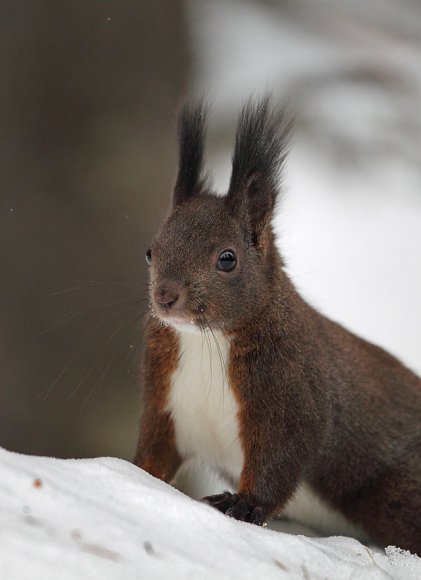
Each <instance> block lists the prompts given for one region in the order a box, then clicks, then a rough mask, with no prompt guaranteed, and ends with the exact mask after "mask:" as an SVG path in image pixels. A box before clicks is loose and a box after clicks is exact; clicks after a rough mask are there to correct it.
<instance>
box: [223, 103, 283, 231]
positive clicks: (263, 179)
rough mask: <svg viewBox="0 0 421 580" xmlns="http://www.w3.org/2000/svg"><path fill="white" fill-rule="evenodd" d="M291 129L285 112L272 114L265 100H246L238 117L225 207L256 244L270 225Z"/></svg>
mask: <svg viewBox="0 0 421 580" xmlns="http://www.w3.org/2000/svg"><path fill="white" fill-rule="evenodd" d="M291 128H292V121H291V120H289V121H288V120H286V114H285V109H281V110H280V111H278V112H276V111H275V112H274V111H273V110H272V109H271V107H270V98H269V97H268V96H266V97H264V98H263V99H261V100H259V101H257V102H255V101H253V100H249V101H248V102H247V103H246V105H245V106H244V108H243V110H242V112H241V115H240V120H239V124H238V129H237V136H236V142H235V150H234V155H233V160H232V174H231V181H230V185H229V189H228V194H227V196H226V205H227V207H228V209H229V211H230V212H231V213H232V214H233V215H236V216H237V217H239V218H240V219H244V220H246V221H247V222H248V226H249V227H250V228H251V231H252V235H253V240H254V241H255V243H258V241H259V238H260V236H261V235H262V234H263V232H264V231H265V228H266V226H267V225H270V222H271V217H272V214H273V210H274V207H275V202H276V198H277V196H278V191H279V182H280V178H281V170H282V166H283V164H284V161H285V159H286V156H287V153H288V144H289V137H290V134H291Z"/></svg>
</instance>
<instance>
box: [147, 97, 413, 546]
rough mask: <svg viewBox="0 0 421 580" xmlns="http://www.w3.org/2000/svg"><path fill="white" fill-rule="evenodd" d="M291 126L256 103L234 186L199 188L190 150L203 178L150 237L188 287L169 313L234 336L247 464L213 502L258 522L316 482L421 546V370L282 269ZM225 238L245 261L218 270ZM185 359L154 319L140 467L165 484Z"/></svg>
mask: <svg viewBox="0 0 421 580" xmlns="http://www.w3.org/2000/svg"><path fill="white" fill-rule="evenodd" d="M193 119H194V123H195V125H194V128H195V131H193V132H192V143H191V144H190V145H191V147H194V145H195V143H194V141H195V139H196V140H197V139H201V138H202V137H203V127H202V126H201V125H200V123H201V119H203V116H200V114H199V115H198V114H196V116H195V117H194V118H193ZM183 122H184V123H188V117H187V120H186V117H184V120H183ZM198 123H199V126H198ZM188 129H189V128H188V126H187V127H186V126H184V132H183V133H182V135H183V138H184V142H183V147H184V149H183V151H184V150H185V149H186V147H187V149H188V147H189V141H188V135H189V131H188ZM286 131H287V129H286V128H285V126H284V129H283V128H282V125H280V124H279V122H277V121H276V118H275V116H273V115H272V114H271V113H270V111H269V108H268V103H267V101H263V102H261V103H259V104H258V105H257V106H254V105H251V104H249V105H247V106H246V108H245V110H244V112H243V116H242V119H241V122H240V128H239V132H238V135H237V144H236V152H235V155H234V160H233V177H232V180H231V185H230V189H229V191H228V194H227V196H226V197H223V198H218V197H216V196H213V195H210V194H209V193H208V192H206V191H204V190H203V182H202V181H201V182H200V183H201V184H202V185H201V188H202V189H200V188H199V189H198V184H197V180H198V179H199V176H200V171H199V166H200V164H201V152H202V148H197V149H196V151H199V150H200V155H196V156H192V155H190V157H189V159H193V162H194V163H196V165H195V167H194V168H193V170H194V171H193V173H194V179H193V180H192V179H191V176H190V179H183V178H181V177H180V174H179V179H178V181H177V196H176V202H175V208H174V210H173V212H172V214H171V215H170V216H169V218H168V219H167V221H166V223H165V224H164V226H163V229H162V231H161V232H160V234H159V235H158V237H157V238H156V239H155V240H154V243H153V245H152V256H153V261H152V269H151V282H152V286H153V287H154V285H155V286H158V287H165V284H170V283H171V284H172V287H174V285H175V287H176V288H178V291H177V292H178V294H179V299H178V301H177V303H176V304H175V306H174V307H173V308H172V310H171V316H173V315H176V316H178V317H185V318H188V319H194V320H195V322H196V324H197V325H199V326H200V325H205V324H206V325H207V326H209V327H210V328H211V329H212V328H214V329H218V330H220V331H222V332H224V333H225V334H226V335H227V336H228V337H229V339H230V343H231V345H230V355H229V361H228V374H229V383H230V388H231V389H232V390H233V392H234V394H235V396H236V398H237V401H238V403H239V423H240V439H241V444H242V447H243V451H244V458H245V461H244V468H243V472H242V474H241V479H240V482H239V487H238V492H237V493H236V494H230V493H228V492H226V493H225V494H221V495H218V496H211V497H210V498H207V500H208V502H209V503H210V504H211V505H214V506H215V507H217V508H218V509H220V510H221V511H223V512H226V513H227V514H229V515H232V516H233V517H237V518H238V519H243V520H246V521H252V522H254V523H262V522H263V521H264V520H266V519H267V518H268V517H269V516H270V515H272V514H274V513H275V512H277V511H278V510H280V509H281V508H282V507H283V506H284V505H285V504H286V502H287V501H288V500H289V499H290V497H291V496H292V494H293V493H294V491H295V490H296V488H297V485H298V484H299V483H300V482H302V481H306V482H308V483H309V484H310V485H311V486H312V487H313V489H314V490H315V491H316V492H317V493H318V494H319V495H320V496H321V497H322V498H324V499H325V500H326V501H327V502H328V503H329V504H330V505H331V506H333V507H334V508H336V509H338V510H339V511H341V512H342V513H343V514H345V516H347V517H348V518H349V519H350V520H351V521H353V522H355V523H357V524H360V525H361V526H363V528H364V529H365V530H366V531H367V532H368V533H369V534H370V535H371V537H372V538H373V539H374V540H376V541H378V542H380V543H382V544H396V545H399V546H400V547H402V548H407V549H410V550H412V551H414V552H418V553H419V554H421V380H420V379H419V378H418V377H417V376H416V375H415V374H414V373H412V372H411V371H410V370H409V369H407V368H406V367H405V366H404V365H402V364H401V363H400V362H399V361H398V360H397V359H396V358H394V357H393V356H391V355H390V354H388V353H387V352H385V351H384V350H382V349H381V348H379V347H377V346H375V345H373V344H370V343H369V342H367V341H365V340H363V339H361V338H358V337H357V336H355V335H353V334H352V333H350V332H348V331H347V330H345V329H344V328H342V327H341V326H340V325H338V324H336V323H334V322H332V321H331V320H329V319H327V318H326V317H324V316H322V315H321V314H319V313H318V312H317V311H316V310H314V309H313V308H312V307H311V306H309V305H308V304H307V303H306V302H305V301H304V300H303V299H302V298H301V297H300V296H299V294H298V293H297V292H296V290H295V288H294V286H293V284H292V283H291V281H290V280H289V279H288V277H287V275H286V273H285V271H284V270H283V262H282V259H281V257H280V255H279V253H278V250H277V248H276V245H275V242H274V236H273V233H272V228H271V217H272V213H273V209H274V205H275V199H276V191H277V180H276V169H277V167H279V166H280V165H281V164H282V161H283V159H284V157H285V152H284V148H285V136H286ZM183 154H185V151H184V153H183ZM197 164H199V165H197ZM182 167H183V171H184V172H186V171H187V172H188V167H187V166H186V164H184V165H183V164H182ZM183 184H184V185H185V187H186V188H187V189H188V191H184V190H183ZM227 248H230V249H231V250H233V251H235V253H236V256H237V259H238V263H237V265H236V268H235V269H234V270H233V271H232V272H220V271H218V270H217V268H216V267H215V264H216V263H217V259H218V255H219V254H220V252H221V251H222V250H224V249H227ZM152 303H153V307H154V309H156V310H157V312H158V314H159V316H160V317H161V318H162V319H164V320H165V319H166V318H167V317H168V316H170V315H169V314H168V312H167V311H164V309H163V307H162V308H161V309H160V305H159V304H156V302H155V301H154V299H153V296H152ZM178 355H179V353H178V344H177V339H176V337H175V333H174V331H173V330H172V329H171V328H170V327H165V326H160V324H159V323H158V322H156V321H155V320H153V319H151V320H150V321H149V323H148V333H147V351H146V358H145V363H144V367H145V414H144V418H143V421H142V429H141V434H140V439H139V448H138V454H137V458H136V463H137V465H139V466H140V467H142V468H144V469H147V470H148V471H150V472H151V473H153V474H154V475H157V476H158V477H160V478H161V479H163V480H164V481H170V480H171V479H172V477H173V476H174V473H175V471H176V469H177V467H178V466H179V465H180V463H181V461H182V459H183V458H181V457H180V456H179V455H178V452H177V442H176V441H175V435H174V426H173V423H172V419H171V417H170V416H169V414H168V413H167V412H166V411H165V402H166V400H167V397H168V389H169V388H170V381H171V375H172V373H173V372H174V370H175V368H176V367H177V364H178Z"/></svg>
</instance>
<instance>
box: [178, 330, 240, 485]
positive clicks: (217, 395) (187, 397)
mask: <svg viewBox="0 0 421 580" xmlns="http://www.w3.org/2000/svg"><path fill="white" fill-rule="evenodd" d="M177 332H178V336H179V341H180V361H179V364H178V368H177V370H176V371H175V372H174V374H173V377H172V384H171V391H170V397H169V401H168V410H169V411H170V412H171V415H172V417H173V420H174V424H175V434H176V442H177V447H178V450H179V452H180V454H181V456H182V457H183V458H185V459H188V458H190V457H197V458H201V459H203V460H204V461H205V462H206V463H208V464H210V465H213V466H214V467H215V468H216V469H218V471H221V472H223V473H225V474H226V475H227V476H228V477H229V478H230V479H232V480H234V481H238V479H239V477H240V474H241V470H242V467H243V461H244V457H243V450H242V448H241V444H240V440H239V424H238V417H237V413H238V405H237V401H236V400H235V397H234V394H233V393H232V390H231V388H230V386H229V383H228V377H227V373H226V370H227V364H228V354H229V342H228V340H227V339H226V338H225V337H224V336H223V335H222V334H221V333H218V332H214V333H213V334H212V333H211V332H206V333H200V332H198V331H197V332H191V331H190V332H189V331H177Z"/></svg>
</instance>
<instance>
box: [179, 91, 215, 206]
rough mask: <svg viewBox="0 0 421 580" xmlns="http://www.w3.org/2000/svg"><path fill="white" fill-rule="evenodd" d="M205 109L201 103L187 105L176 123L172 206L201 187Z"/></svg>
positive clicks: (186, 198)
mask: <svg viewBox="0 0 421 580" xmlns="http://www.w3.org/2000/svg"><path fill="white" fill-rule="evenodd" d="M206 116H207V112H206V107H205V105H204V103H203V101H198V102H196V103H187V104H185V105H184V107H183V108H182V110H181V114H180V117H179V121H178V138H179V147H180V153H179V164H178V175H177V181H176V184H175V189H174V197H173V201H174V205H178V204H180V203H183V202H185V201H187V200H188V199H190V198H191V197H193V196H194V195H196V194H197V193H198V192H200V190H201V188H202V186H203V182H204V179H203V175H202V167H203V151H204V141H205V129H206Z"/></svg>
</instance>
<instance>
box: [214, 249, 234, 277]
mask: <svg viewBox="0 0 421 580" xmlns="http://www.w3.org/2000/svg"><path fill="white" fill-rule="evenodd" d="M236 263H237V258H236V257H235V254H234V252H232V251H231V250H224V251H223V252H222V254H221V255H220V256H219V259H218V270H222V271H223V272H230V271H231V270H233V269H234V268H235V265H236Z"/></svg>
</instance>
